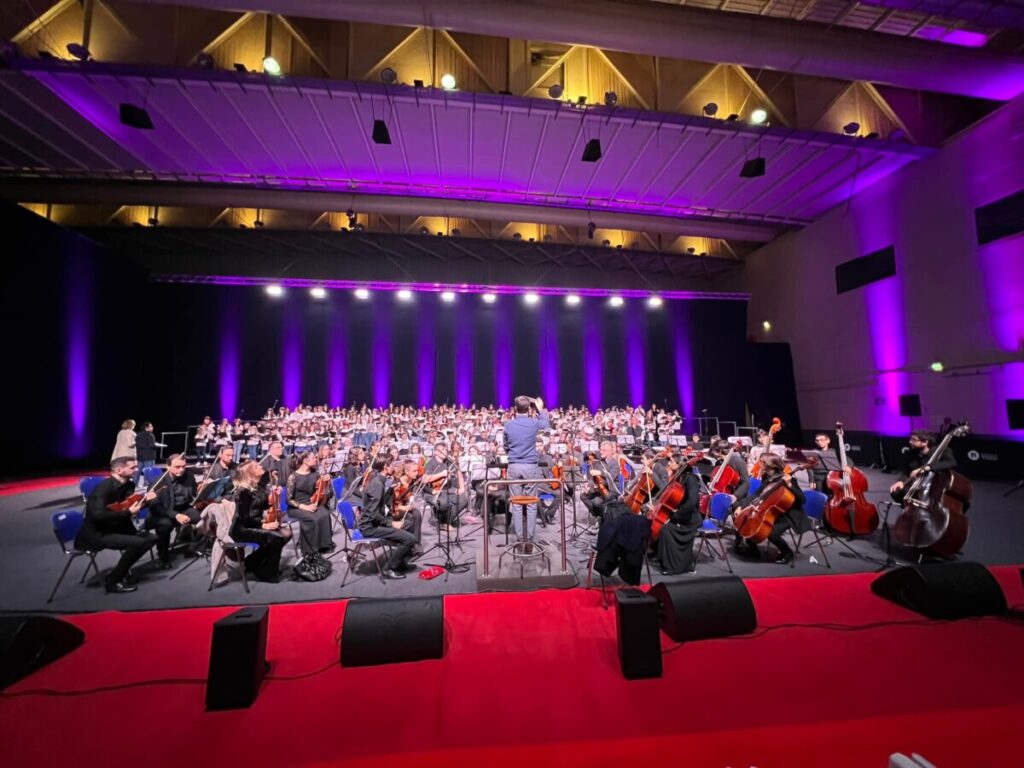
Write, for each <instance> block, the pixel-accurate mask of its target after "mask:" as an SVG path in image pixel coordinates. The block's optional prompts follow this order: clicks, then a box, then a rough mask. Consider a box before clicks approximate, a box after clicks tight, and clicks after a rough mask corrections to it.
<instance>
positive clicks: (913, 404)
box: [900, 395, 921, 416]
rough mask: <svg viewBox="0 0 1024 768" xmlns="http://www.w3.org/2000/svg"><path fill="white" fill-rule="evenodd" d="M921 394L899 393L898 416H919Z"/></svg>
mask: <svg viewBox="0 0 1024 768" xmlns="http://www.w3.org/2000/svg"><path fill="white" fill-rule="evenodd" d="M920 415H921V396H920V395H900V416H920Z"/></svg>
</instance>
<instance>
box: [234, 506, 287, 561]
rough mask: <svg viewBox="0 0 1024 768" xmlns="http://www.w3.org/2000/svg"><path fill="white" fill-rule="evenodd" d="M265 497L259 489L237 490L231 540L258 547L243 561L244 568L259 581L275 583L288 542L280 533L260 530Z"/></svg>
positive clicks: (261, 528) (264, 510) (279, 531)
mask: <svg viewBox="0 0 1024 768" xmlns="http://www.w3.org/2000/svg"><path fill="white" fill-rule="evenodd" d="M268 507H269V504H268V503H267V494H266V492H265V491H264V490H263V489H262V488H254V489H252V490H250V489H248V488H239V489H238V490H237V491H236V492H235V519H234V520H233V521H232V523H231V538H232V539H234V540H235V541H240V542H253V543H255V544H259V545H260V546H259V549H257V550H256V551H254V552H250V553H249V554H248V555H247V556H246V558H245V568H246V570H248V571H251V572H252V574H253V575H254V576H255V577H256V578H257V579H259V580H260V581H277V579H278V576H279V575H280V574H279V572H280V569H281V550H282V549H284V545H285V543H286V542H287V541H288V537H286V536H285V535H284V534H283V533H281V529H280V528H279V529H278V530H276V531H268V530H265V529H264V528H263V514H264V513H265V512H266V511H267V508H268Z"/></svg>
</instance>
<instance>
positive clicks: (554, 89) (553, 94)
mask: <svg viewBox="0 0 1024 768" xmlns="http://www.w3.org/2000/svg"><path fill="white" fill-rule="evenodd" d="M563 93H565V88H564V87H563V86H562V84H561V83H555V84H554V85H552V86H549V87H548V96H549V97H550V98H552V99H560V98H562V94H563Z"/></svg>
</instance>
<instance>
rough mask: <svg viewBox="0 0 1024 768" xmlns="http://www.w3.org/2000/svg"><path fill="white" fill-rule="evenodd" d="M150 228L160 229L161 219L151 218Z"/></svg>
mask: <svg viewBox="0 0 1024 768" xmlns="http://www.w3.org/2000/svg"><path fill="white" fill-rule="evenodd" d="M149 226H151V227H159V226H160V219H158V218H157V217H156V216H150V217H149Z"/></svg>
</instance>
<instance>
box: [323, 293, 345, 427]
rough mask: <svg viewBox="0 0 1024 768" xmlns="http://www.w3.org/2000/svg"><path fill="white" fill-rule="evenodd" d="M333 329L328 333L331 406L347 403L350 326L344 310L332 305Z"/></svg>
mask: <svg viewBox="0 0 1024 768" xmlns="http://www.w3.org/2000/svg"><path fill="white" fill-rule="evenodd" d="M331 311H332V316H331V329H330V332H329V333H328V334H327V344H328V347H327V399H328V401H329V402H330V404H331V407H333V408H337V407H339V406H341V405H344V404H345V368H346V362H345V360H346V345H345V342H346V339H347V338H348V327H347V324H346V322H345V315H344V310H343V309H342V308H341V307H338V306H333V307H331Z"/></svg>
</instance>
